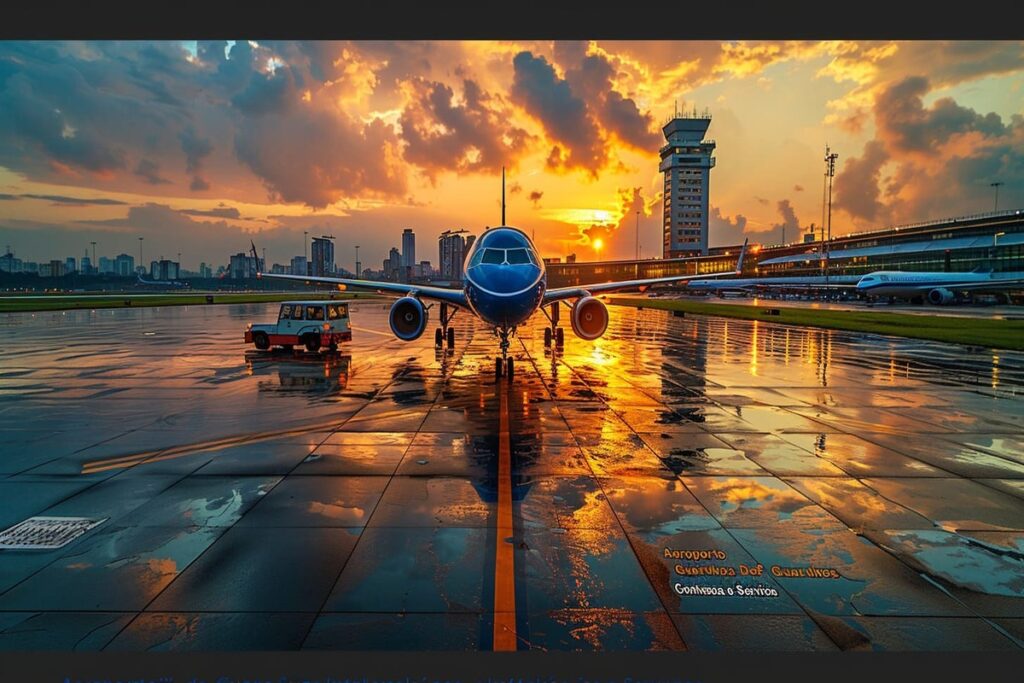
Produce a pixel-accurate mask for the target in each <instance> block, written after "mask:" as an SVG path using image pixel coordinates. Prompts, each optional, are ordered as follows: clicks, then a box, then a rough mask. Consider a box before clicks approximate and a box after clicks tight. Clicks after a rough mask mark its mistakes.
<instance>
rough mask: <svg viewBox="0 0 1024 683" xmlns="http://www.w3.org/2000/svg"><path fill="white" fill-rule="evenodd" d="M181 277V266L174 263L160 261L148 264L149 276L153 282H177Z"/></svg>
mask: <svg viewBox="0 0 1024 683" xmlns="http://www.w3.org/2000/svg"><path fill="white" fill-rule="evenodd" d="M180 275H181V266H180V264H179V263H177V262H176V261H171V260H169V259H165V258H164V259H160V260H159V261H152V262H151V263H150V264H149V276H150V277H151V278H153V279H154V280H177V279H178V277H179V276H180Z"/></svg>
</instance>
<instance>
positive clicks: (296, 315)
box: [245, 301, 352, 352]
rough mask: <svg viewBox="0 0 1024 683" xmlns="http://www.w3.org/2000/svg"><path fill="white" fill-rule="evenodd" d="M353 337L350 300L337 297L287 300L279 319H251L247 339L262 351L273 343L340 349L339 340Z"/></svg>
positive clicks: (246, 333) (318, 348)
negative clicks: (256, 321)
mask: <svg viewBox="0 0 1024 683" xmlns="http://www.w3.org/2000/svg"><path fill="white" fill-rule="evenodd" d="M351 340H352V329H351V328H350V327H349V318H348V304H345V303H338V302H336V301H285V302H284V303H282V304H281V312H280V313H279V314H278V317H277V322H276V323H266V324H258V325H254V324H252V323H249V325H248V327H246V330H245V343H247V344H253V345H254V346H255V347H256V348H257V349H259V350H260V351H266V350H267V349H269V348H270V347H272V346H280V347H281V348H283V349H285V350H286V351H291V350H292V349H293V348H294V347H296V346H305V347H306V350H307V351H310V352H316V351H319V350H320V349H321V348H324V347H326V348H327V349H329V350H331V351H337V350H338V344H340V343H341V342H346V341H351Z"/></svg>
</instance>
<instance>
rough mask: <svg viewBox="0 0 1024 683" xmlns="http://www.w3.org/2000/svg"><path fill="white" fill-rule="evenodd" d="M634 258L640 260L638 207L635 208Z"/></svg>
mask: <svg viewBox="0 0 1024 683" xmlns="http://www.w3.org/2000/svg"><path fill="white" fill-rule="evenodd" d="M636 260H637V261H639V260H640V209H637V210H636Z"/></svg>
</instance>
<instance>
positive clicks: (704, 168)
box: [658, 111, 715, 258]
mask: <svg viewBox="0 0 1024 683" xmlns="http://www.w3.org/2000/svg"><path fill="white" fill-rule="evenodd" d="M710 125H711V115H710V114H707V113H704V114H701V115H698V114H697V112H696V111H694V112H693V114H692V115H690V116H680V115H678V114H677V115H676V116H675V117H674V118H673V119H672V120H671V121H669V122H668V123H666V124H665V126H664V127H663V128H662V129H661V130H662V132H663V133H664V134H665V139H666V140H668V144H667V145H665V146H664V147H662V148H661V150H660V154H661V165H660V166H659V167H658V169H659V170H660V171H662V172H663V173H664V174H665V192H664V203H665V206H664V217H663V218H664V220H663V224H662V225H663V233H664V242H663V245H662V255H663V256H664V258H681V257H684V256H706V255H707V253H708V181H709V179H710V176H711V169H712V168H714V166H715V158H714V157H713V156H711V154H712V152H714V149H715V141H714V140H705V139H704V134H705V133H707V131H708V126H710Z"/></svg>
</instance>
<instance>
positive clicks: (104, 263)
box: [97, 256, 114, 275]
mask: <svg viewBox="0 0 1024 683" xmlns="http://www.w3.org/2000/svg"><path fill="white" fill-rule="evenodd" d="M97 270H98V271H99V273H100V274H101V275H107V274H109V273H113V272H114V262H113V260H111V259H109V258H107V257H106V256H100V257H99V259H98V263H97Z"/></svg>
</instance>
